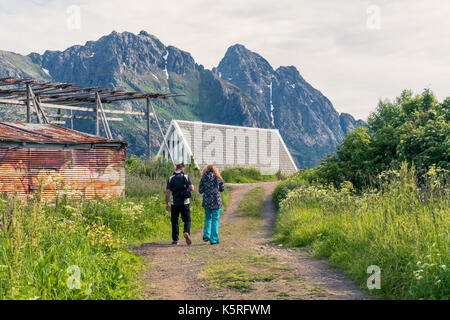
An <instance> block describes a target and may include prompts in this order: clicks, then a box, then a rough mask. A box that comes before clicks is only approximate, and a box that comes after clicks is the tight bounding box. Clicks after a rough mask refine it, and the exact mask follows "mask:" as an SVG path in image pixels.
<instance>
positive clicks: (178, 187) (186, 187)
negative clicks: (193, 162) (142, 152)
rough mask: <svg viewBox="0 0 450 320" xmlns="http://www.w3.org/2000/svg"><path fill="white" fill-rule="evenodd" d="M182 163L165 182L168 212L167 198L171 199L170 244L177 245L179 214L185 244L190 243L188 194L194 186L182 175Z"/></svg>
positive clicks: (167, 202) (189, 179) (167, 201)
mask: <svg viewBox="0 0 450 320" xmlns="http://www.w3.org/2000/svg"><path fill="white" fill-rule="evenodd" d="M184 168H185V166H184V163H180V164H178V165H177V167H176V170H175V172H174V173H173V175H172V176H171V177H170V178H169V179H168V180H167V187H166V210H167V212H169V197H170V199H171V206H170V215H171V222H172V240H173V241H172V244H173V245H176V244H178V236H179V232H180V230H179V225H178V218H179V216H180V214H181V219H182V220H183V224H184V226H183V236H184V238H185V239H186V243H187V244H188V245H190V244H191V243H192V241H191V237H190V233H191V232H190V229H191V211H190V201H189V198H190V192H191V191H194V185H193V184H192V181H191V178H189V176H188V175H185V174H184Z"/></svg>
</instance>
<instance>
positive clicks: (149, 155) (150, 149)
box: [147, 98, 152, 160]
mask: <svg viewBox="0 0 450 320" xmlns="http://www.w3.org/2000/svg"><path fill="white" fill-rule="evenodd" d="M147 152H148V160H151V159H152V145H151V141H150V98H147Z"/></svg>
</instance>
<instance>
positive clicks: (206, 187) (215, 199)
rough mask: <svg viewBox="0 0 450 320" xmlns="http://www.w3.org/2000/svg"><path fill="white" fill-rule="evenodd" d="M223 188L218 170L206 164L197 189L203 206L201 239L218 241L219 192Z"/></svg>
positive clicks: (220, 202) (211, 241)
mask: <svg viewBox="0 0 450 320" xmlns="http://www.w3.org/2000/svg"><path fill="white" fill-rule="evenodd" d="M224 190H225V187H224V182H223V179H222V177H221V176H220V173H219V170H217V168H216V167H215V166H213V165H207V166H206V167H205V168H204V169H203V171H202V179H201V180H200V186H199V188H198V191H199V192H200V193H203V208H205V228H204V229H203V241H205V242H207V241H209V242H210V243H211V244H218V243H219V216H220V209H221V208H222V198H221V197H220V193H221V192H223V191H224Z"/></svg>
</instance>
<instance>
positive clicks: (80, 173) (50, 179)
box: [0, 148, 125, 200]
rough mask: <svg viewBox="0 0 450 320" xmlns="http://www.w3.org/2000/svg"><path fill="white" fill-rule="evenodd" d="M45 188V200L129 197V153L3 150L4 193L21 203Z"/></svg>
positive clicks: (0, 188) (0, 155) (1, 187)
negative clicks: (59, 196)
mask: <svg viewBox="0 0 450 320" xmlns="http://www.w3.org/2000/svg"><path fill="white" fill-rule="evenodd" d="M39 188H41V190H42V193H41V197H42V199H43V200H52V199H55V198H56V196H57V195H62V194H64V193H65V194H68V195H70V196H74V197H77V196H81V197H83V198H86V199H91V198H96V197H99V198H105V197H112V196H124V195H125V149H124V148H120V149H119V148H101V149H100V148H97V149H86V150H77V149H61V150H57V149H53V150H50V149H33V148H29V149H27V148H11V149H9V148H0V193H7V194H8V195H9V196H12V195H17V196H18V197H19V198H21V199H25V198H27V196H29V195H31V194H34V193H35V192H36V191H38V190H39Z"/></svg>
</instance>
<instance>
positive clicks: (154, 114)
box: [150, 103, 176, 168]
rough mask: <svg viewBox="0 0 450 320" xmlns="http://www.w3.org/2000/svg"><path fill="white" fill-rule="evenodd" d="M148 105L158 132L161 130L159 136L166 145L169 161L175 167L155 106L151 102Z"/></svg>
mask: <svg viewBox="0 0 450 320" xmlns="http://www.w3.org/2000/svg"><path fill="white" fill-rule="evenodd" d="M150 106H151V107H152V111H153V116H154V117H155V120H156V124H157V125H158V128H159V132H161V136H162V138H163V141H164V145H165V146H166V149H167V153H168V154H169V158H170V161H172V165H173V167H174V168H175V166H176V165H175V160H174V159H173V157H172V152H170V149H169V144H168V143H167V140H166V136H165V135H164V132H163V130H162V128H161V124H160V123H159V119H158V115H157V114H156V111H155V108H154V107H153V103H150Z"/></svg>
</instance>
